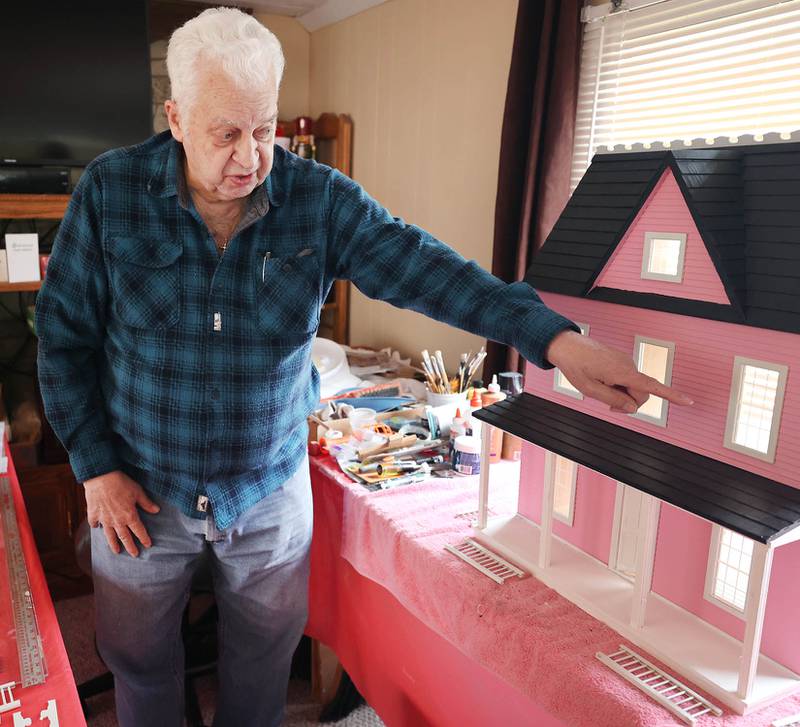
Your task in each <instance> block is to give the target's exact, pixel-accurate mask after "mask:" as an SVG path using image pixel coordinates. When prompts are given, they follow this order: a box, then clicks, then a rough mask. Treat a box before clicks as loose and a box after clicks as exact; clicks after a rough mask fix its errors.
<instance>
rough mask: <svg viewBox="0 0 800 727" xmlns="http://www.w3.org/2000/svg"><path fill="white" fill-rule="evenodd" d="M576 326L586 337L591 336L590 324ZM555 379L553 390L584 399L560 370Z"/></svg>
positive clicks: (556, 372) (557, 370) (556, 370)
mask: <svg viewBox="0 0 800 727" xmlns="http://www.w3.org/2000/svg"><path fill="white" fill-rule="evenodd" d="M575 325H577V326H578V328H580V329H581V333H582V334H583V335H584V336H588V335H589V324H588V323H576V324H575ZM553 376H554V378H553V390H554V391H558V392H560V393H561V394H566V395H567V396H572V397H575V398H576V399H583V394H581V392H580V391H578V390H577V389H576V388H575V387H574V386H573V385H572V384H571V383H570V381H569V379H568V378H567V377H566V376H564V374H562V373H561V371H560V370H559V369H555V373H554V375H553Z"/></svg>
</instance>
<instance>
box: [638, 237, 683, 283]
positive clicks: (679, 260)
mask: <svg viewBox="0 0 800 727" xmlns="http://www.w3.org/2000/svg"><path fill="white" fill-rule="evenodd" d="M685 253H686V234H685V233H683V232H647V233H645V236H644V255H643V256H642V277H643V278H645V279H646V280H666V281H667V282H670V283H680V282H681V281H682V280H683V257H684V254H685Z"/></svg>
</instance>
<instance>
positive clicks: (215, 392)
mask: <svg viewBox="0 0 800 727" xmlns="http://www.w3.org/2000/svg"><path fill="white" fill-rule="evenodd" d="M211 399H212V401H217V400H218V399H219V389H213V390H212V391H211Z"/></svg>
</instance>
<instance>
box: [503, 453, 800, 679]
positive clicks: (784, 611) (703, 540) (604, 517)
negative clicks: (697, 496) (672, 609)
mask: <svg viewBox="0 0 800 727" xmlns="http://www.w3.org/2000/svg"><path fill="white" fill-rule="evenodd" d="M544 456H545V455H544V450H543V449H542V448H541V447H537V446H535V445H533V444H528V443H525V444H524V445H523V452H522V480H523V481H524V482H525V483H526V486H525V487H521V488H520V501H519V512H520V514H522V515H524V516H525V517H527V518H529V519H530V520H533V521H534V522H537V523H540V522H541V514H542V480H543V476H544ZM616 487H617V484H616V482H615V481H614V480H612V479H611V478H609V477H605V476H603V475H600V474H598V473H596V472H592V471H591V470H587V469H586V468H584V467H580V468H579V469H578V481H577V487H576V492H575V518H574V522H573V527H571V528H570V527H568V526H567V525H566V524H564V523H562V522H559V521H553V532H554V534H555V535H557V536H558V537H560V538H561V539H563V540H565V541H567V542H568V543H571V544H572V545H575V546H576V547H578V548H580V549H581V550H583V551H584V552H586V553H588V554H589V555H592V556H594V557H595V558H597V559H598V560H600V561H602V562H603V563H606V564H608V560H609V555H610V551H611V535H612V528H613V524H614V502H615V498H616ZM711 528H712V525H711V523H709V522H707V521H705V520H702V519H700V518H698V517H695V516H694V515H691V514H689V513H687V512H684V511H683V510H679V509H678V508H675V507H672V506H671V505H668V504H666V503H662V505H661V517H660V520H659V526H658V544H657V549H656V557H655V566H654V572H653V591H654V592H655V593H657V594H659V595H661V596H663V597H664V598H666V599H668V600H669V601H672V602H673V603H675V604H677V605H678V606H681V607H682V608H684V609H686V610H687V611H689V612H690V613H693V614H695V615H696V616H698V617H699V618H701V619H702V620H703V621H706V622H707V623H709V624H711V625H712V626H715V627H716V628H718V629H720V630H721V631H724V632H725V633H727V634H730V635H731V636H733V637H734V638H736V639H739V640H741V639H742V638H743V636H744V621H743V620H742V619H740V618H737V617H736V616H734V615H733V614H731V613H730V612H728V611H726V610H725V609H722V608H720V607H718V606H715V605H714V604H713V603H712V602H711V601H708V600H707V599H705V598H704V596H703V593H704V589H705V578H706V566H707V563H708V549H709V545H710V542H711ZM798 571H800V542H798V543H792V544H791V545H787V546H784V547H782V548H778V550H777V552H776V554H775V559H774V561H773V566H772V578H771V581H770V592H769V597H768V600H767V615H766V618H765V622H764V635H763V641H762V645H761V651H762V652H763V653H764V654H766V655H767V656H769V657H771V658H773V659H775V660H776V661H777V662H778V663H780V664H783V665H785V666H787V667H788V668H789V669H792V670H793V671H795V672H798V673H800V651H798V649H797V644H798V643H800V620H799V619H797V617H796V604H797V603H800V578H797V577H796V574H797V573H798Z"/></svg>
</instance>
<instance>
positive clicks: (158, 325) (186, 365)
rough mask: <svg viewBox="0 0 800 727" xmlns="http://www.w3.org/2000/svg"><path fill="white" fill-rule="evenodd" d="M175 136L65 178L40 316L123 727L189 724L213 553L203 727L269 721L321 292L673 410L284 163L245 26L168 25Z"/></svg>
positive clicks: (636, 379) (378, 213) (621, 405)
mask: <svg viewBox="0 0 800 727" xmlns="http://www.w3.org/2000/svg"><path fill="white" fill-rule="evenodd" d="M167 66H168V70H169V75H170V80H171V83H172V95H173V99H172V100H170V101H167V102H166V111H167V116H168V119H169V125H170V132H167V133H164V134H160V135H158V136H155V137H153V138H151V139H149V140H147V141H145V142H144V143H142V144H140V145H138V146H134V147H130V148H127V149H119V150H114V151H110V152H108V153H106V154H103V155H102V156H101V157H99V158H98V159H96V160H95V161H94V162H92V163H91V164H90V165H89V166H88V167H87V169H86V172H85V173H84V175H83V176H82V178H81V181H80V183H79V184H78V186H77V188H76V190H75V192H74V194H73V197H72V201H71V203H70V206H69V210H68V211H67V214H66V216H65V218H64V221H63V223H62V225H61V227H60V229H59V233H58V238H57V240H56V243H55V246H54V249H53V255H52V258H51V260H50V264H49V267H48V273H47V280H46V282H45V284H44V285H43V287H42V291H41V294H40V296H39V299H38V306H37V311H36V322H37V329H38V333H39V339H40V347H39V377H40V382H41V388H42V392H43V396H44V401H45V405H46V410H47V416H48V418H49V420H50V422H51V423H52V425H53V427H54V429H55V430H56V432H57V433H58V435H59V437H60V438H61V440H62V442H63V443H64V445H65V447H66V448H67V450H68V452H69V455H70V462H71V464H72V468H73V470H74V473H75V476H76V477H77V478H78V480H79V481H81V482H83V483H84V486H85V492H86V502H87V506H88V513H89V521H90V524H91V525H92V526H95V527H96V526H102V528H98V529H96V530H94V531H93V538H92V557H93V569H94V586H95V599H96V605H97V626H96V629H97V631H96V633H97V643H98V646H99V648H100V652H101V654H102V656H103V658H104V660H105V661H106V663H107V664H108V666H109V668H110V669H111V671H112V672H113V673H114V676H115V682H116V702H117V713H118V717H119V722H120V724H121V725H123V727H126V726H131V727H143V726H144V725H146V726H147V727H155V726H157V725H176V726H177V725H179V724H181V720H182V707H183V699H182V688H183V651H182V645H181V636H180V623H181V614H182V612H183V609H184V606H185V604H186V600H187V596H188V592H189V586H190V581H191V579H192V575H193V573H194V572H195V570H196V568H197V566H198V564H199V563H200V562H201V560H202V559H205V560H207V561H208V562H209V563H210V566H211V570H212V572H213V575H214V585H215V593H216V598H217V602H218V606H219V618H220V626H219V636H220V653H219V681H220V688H219V699H218V705H217V713H216V718H215V721H214V724H215V725H230V726H234V725H235V726H236V727H244V726H247V727H249V726H251V725H253V726H254V725H277V724H279V723H280V721H281V719H282V714H283V709H284V702H285V695H286V685H287V680H288V674H289V665H290V661H291V657H292V653H293V650H294V648H295V646H296V644H297V642H298V640H299V638H300V635H301V633H302V630H303V626H304V622H305V618H306V597H307V576H308V553H309V541H310V538H311V494H310V487H309V474H308V465H307V461H306V458H305V457H306V456H305V440H306V427H305V421H306V416H307V414H308V413H309V411H310V410H311V409H312V407H313V406H314V405H315V404H316V402H317V397H318V374H317V372H316V370H315V369H314V367H313V366H312V365H311V361H310V349H311V343H312V339H313V337H314V334H315V331H316V329H317V326H318V323H319V313H320V306H321V305H322V303H323V301H324V300H325V297H326V294H327V292H328V290H329V289H330V287H331V284H332V282H333V281H334V280H335V279H337V278H346V279H349V280H352V281H353V282H354V283H355V284H356V285H357V286H358V287H359V288H360V289H361V290H362V291H363V292H364V293H366V294H367V295H369V296H371V297H373V298H379V299H382V300H386V301H388V302H390V303H393V304H394V305H398V306H402V307H406V308H411V309H413V310H417V311H420V312H422V313H425V314H427V315H430V316H433V317H434V318H437V319H439V320H442V321H446V322H448V323H450V324H452V325H455V326H459V327H461V328H464V329H466V330H469V331H472V332H473V333H476V334H479V335H481V336H486V337H490V338H493V339H496V340H500V341H504V342H507V343H509V344H512V345H514V346H516V347H517V348H518V349H519V350H520V351H521V352H522V353H523V354H524V355H525V356H526V358H528V359H529V360H531V361H533V362H534V363H536V364H537V365H539V366H550V365H558V366H559V367H560V368H561V369H562V371H563V372H564V374H565V375H566V376H567V377H568V378H569V379H570V380H571V381H572V382H573V383H574V384H575V386H577V387H578V388H579V389H580V390H581V391H583V392H584V393H585V394H587V395H589V396H593V397H596V398H598V399H601V400H602V401H604V402H606V403H607V404H609V405H610V406H611V407H612V408H613V409H615V410H618V411H633V410H635V408H636V407H637V406H638V405H641V404H642V403H643V402H644V401H645V400H646V399H647V397H648V395H649V393H654V394H657V395H659V396H662V397H666V398H668V399H670V400H671V401H677V402H678V403H688V402H687V401H685V399H684V398H682V397H681V396H680V395H678V394H676V393H675V392H673V391H671V390H670V389H668V388H666V387H664V386H661V385H660V384H659V383H658V382H656V381H654V380H652V379H650V378H648V377H645V376H643V375H641V374H639V373H638V372H637V371H636V370H635V368H634V366H633V363H632V362H631V360H630V359H629V358H628V357H627V356H624V355H622V354H621V353H618V352H616V351H613V350H611V349H608V348H605V347H603V346H601V345H600V344H597V343H594V342H592V341H591V340H589V339H587V338H585V337H582V336H580V335H579V333H578V332H577V330H578V329H577V328H576V327H575V326H574V325H573V324H572V323H571V322H570V321H568V320H566V319H565V318H563V317H561V316H560V315H558V314H557V313H555V312H553V311H551V310H549V309H548V308H547V307H546V306H544V305H543V303H542V302H541V301H540V299H539V298H538V297H537V295H536V293H535V291H534V290H533V289H532V288H530V287H529V286H528V285H527V284H524V283H515V284H512V285H506V284H504V283H502V282H501V281H499V280H497V279H496V278H494V277H492V276H491V275H489V274H488V273H486V272H484V271H483V270H481V269H480V268H479V267H477V266H476V265H475V264H474V263H472V262H467V261H466V260H464V259H463V258H462V257H461V256H459V255H458V254H457V253H455V252H454V251H452V250H451V249H450V248H448V247H446V246H445V245H443V244H442V243H441V242H439V241H437V240H436V239H434V238H433V237H432V236H431V235H429V234H427V233H426V232H424V231H423V230H421V229H419V228H417V227H414V226H412V225H406V224H405V223H403V222H402V221H401V220H397V219H393V218H392V217H391V215H390V214H389V213H388V212H387V211H386V210H385V209H383V208H382V207H381V206H380V205H379V204H377V203H376V202H375V201H374V200H372V199H371V198H370V197H369V196H367V194H366V193H365V192H364V190H363V189H361V187H359V185H358V184H356V183H355V182H353V181H351V180H350V179H348V178H346V177H345V176H343V175H342V174H340V173H338V172H337V171H335V170H332V169H329V168H328V167H325V166H322V165H319V164H316V163H314V162H311V161H306V160H303V159H300V158H298V157H295V156H294V155H292V154H289V153H287V152H285V151H284V150H282V149H280V148H279V147H275V146H274V134H275V124H276V119H277V117H278V88H279V85H280V80H281V75H282V72H283V66H284V60H283V55H282V52H281V49H280V45H279V43H278V41H277V39H276V38H275V37H274V36H273V35H272V34H271V33H270V32H269V31H268V30H267V29H265V28H264V27H263V26H261V25H260V24H259V23H258V22H257V21H256V20H254V19H253V18H251V17H249V16H247V15H245V14H243V13H241V12H239V11H236V10H229V9H228V10H225V9H219V10H207V11H205V12H204V13H202V14H201V15H199V16H198V17H197V18H195V19H194V20H191V21H189V22H188V23H186V25H184V26H183V27H182V28H180V29H178V30H177V31H176V32H175V33H174V34H173V36H172V38H171V40H170V43H169V51H168V56H167Z"/></svg>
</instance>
